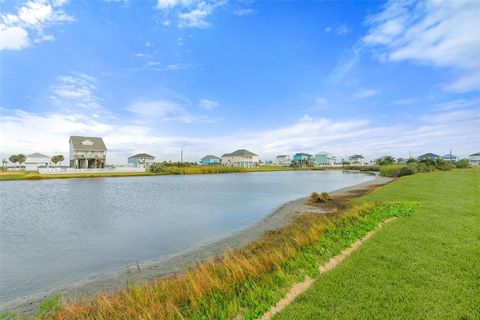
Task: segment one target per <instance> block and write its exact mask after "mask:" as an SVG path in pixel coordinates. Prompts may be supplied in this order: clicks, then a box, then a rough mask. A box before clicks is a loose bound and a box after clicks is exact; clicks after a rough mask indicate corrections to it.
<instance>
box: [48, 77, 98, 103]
mask: <svg viewBox="0 0 480 320" xmlns="http://www.w3.org/2000/svg"><path fill="white" fill-rule="evenodd" d="M96 82H97V79H96V78H95V77H92V76H89V75H87V74H84V73H72V74H69V75H63V76H59V77H58V78H57V83H56V84H54V85H52V86H51V89H52V95H51V99H52V100H53V102H54V103H56V104H57V105H60V106H63V107H67V108H68V107H71V106H75V107H80V108H83V109H101V105H100V98H99V97H98V96H97V95H96V91H97V86H96Z"/></svg>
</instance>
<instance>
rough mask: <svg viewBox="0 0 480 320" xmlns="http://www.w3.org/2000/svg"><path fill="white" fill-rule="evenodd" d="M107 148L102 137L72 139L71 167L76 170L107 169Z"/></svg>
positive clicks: (77, 137) (75, 137)
mask: <svg viewBox="0 0 480 320" xmlns="http://www.w3.org/2000/svg"><path fill="white" fill-rule="evenodd" d="M106 160H107V147H106V146H105V143H104V142H103V139H102V138H100V137H82V136H71V137H70V167H71V168H75V169H95V168H105V165H106Z"/></svg>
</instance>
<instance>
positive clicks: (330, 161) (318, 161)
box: [315, 151, 336, 166]
mask: <svg viewBox="0 0 480 320" xmlns="http://www.w3.org/2000/svg"><path fill="white" fill-rule="evenodd" d="M335 161H336V160H335V156H332V155H331V154H330V153H328V152H324V151H322V152H319V153H317V154H316V155H315V165H316V166H333V165H334V164H335Z"/></svg>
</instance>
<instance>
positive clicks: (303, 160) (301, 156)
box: [292, 152, 315, 167]
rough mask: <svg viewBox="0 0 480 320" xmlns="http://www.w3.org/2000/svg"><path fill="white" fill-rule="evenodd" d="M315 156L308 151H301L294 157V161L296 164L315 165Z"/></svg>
mask: <svg viewBox="0 0 480 320" xmlns="http://www.w3.org/2000/svg"><path fill="white" fill-rule="evenodd" d="M314 160H315V158H314V157H313V156H312V155H311V154H308V153H303V152H299V153H296V154H295V155H294V156H293V158H292V163H293V164H294V165H296V166H300V167H302V166H313V163H314Z"/></svg>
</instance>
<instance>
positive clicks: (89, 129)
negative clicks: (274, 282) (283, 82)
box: [0, 101, 480, 163]
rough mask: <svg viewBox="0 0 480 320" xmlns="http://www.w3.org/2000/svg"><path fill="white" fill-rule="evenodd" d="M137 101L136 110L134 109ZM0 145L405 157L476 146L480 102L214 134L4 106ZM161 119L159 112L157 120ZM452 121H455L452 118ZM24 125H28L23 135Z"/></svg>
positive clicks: (11, 148) (159, 109)
mask: <svg viewBox="0 0 480 320" xmlns="http://www.w3.org/2000/svg"><path fill="white" fill-rule="evenodd" d="M135 107H136V108H137V109H135ZM131 109H132V110H134V111H136V113H134V114H136V116H140V117H143V116H146V117H148V116H152V115H155V114H162V116H163V117H167V118H168V117H176V116H177V113H178V111H179V110H180V111H181V106H179V105H172V104H171V103H168V102H158V101H157V102H145V103H138V104H134V105H132V106H131ZM0 115H1V116H0V137H2V139H0V150H2V152H4V154H0V157H5V156H7V155H9V154H12V153H18V152H23V153H29V152H42V153H48V154H52V153H64V154H67V153H68V136H69V135H72V134H78V135H90V134H91V135H98V136H102V137H104V140H105V142H106V144H107V146H108V148H109V153H108V159H109V162H110V163H125V162H126V158H127V156H129V155H131V154H132V153H134V152H140V151H141V152H148V153H152V154H154V155H155V156H157V157H158V159H159V160H178V154H179V151H180V149H184V150H185V156H186V160H188V161H196V160H198V159H200V158H201V157H202V156H204V155H205V154H222V153H224V152H228V151H233V150H235V149H238V148H247V149H250V150H251V151H253V152H255V153H257V154H259V155H260V156H261V157H262V158H263V159H272V158H273V157H275V156H276V155H277V154H284V153H290V154H292V153H294V152H299V151H304V152H310V153H315V152H318V151H320V150H327V151H328V152H331V153H333V154H335V155H337V156H338V157H342V156H344V154H347V155H349V154H353V153H361V154H364V155H365V156H367V157H368V158H369V159H375V158H378V157H379V156H382V155H385V154H392V155H393V156H397V157H399V156H402V157H405V156H407V155H408V153H409V151H412V154H414V155H415V154H421V153H425V152H434V153H437V154H443V153H447V152H448V150H450V149H453V151H454V153H455V154H457V155H459V156H462V157H463V156H466V155H468V154H470V153H472V152H476V151H478V148H479V146H480V137H479V135H478V132H477V131H478V128H479V127H480V112H479V111H478V108H471V107H470V108H469V109H462V108H460V109H455V110H453V111H446V112H440V113H438V112H437V113H433V114H424V115H423V116H419V117H418V118H417V120H416V122H415V123H411V124H392V125H381V124H378V123H376V122H370V121H368V120H365V119H343V120H333V119H328V118H313V117H311V116H309V115H305V116H304V117H302V118H301V119H299V120H298V121H295V122H293V123H291V124H290V125H287V126H284V127H280V128H277V129H271V130H252V129H249V128H245V127H244V128H241V127H239V128H238V130H237V131H236V132H233V133H228V134H221V135H215V136H204V137H199V136H178V135H168V136H165V135H159V134H158V133H156V130H155V127H153V126H152V125H154V124H153V123H152V124H149V123H148V122H147V123H142V124H141V125H138V124H137V125H135V124H134V122H135V118H133V119H131V120H129V121H128V122H124V123H115V124H113V123H110V122H109V121H111V120H110V118H102V117H94V116H90V115H88V116H87V115H79V114H73V115H66V114H59V113H53V114H46V115H41V114H33V113H28V112H24V111H19V110H15V111H12V112H10V111H7V110H5V109H1V110H0ZM154 120H158V119H154ZM452 123H454V124H455V125H452ZM18 132H22V134H21V135H19V134H18Z"/></svg>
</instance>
